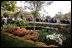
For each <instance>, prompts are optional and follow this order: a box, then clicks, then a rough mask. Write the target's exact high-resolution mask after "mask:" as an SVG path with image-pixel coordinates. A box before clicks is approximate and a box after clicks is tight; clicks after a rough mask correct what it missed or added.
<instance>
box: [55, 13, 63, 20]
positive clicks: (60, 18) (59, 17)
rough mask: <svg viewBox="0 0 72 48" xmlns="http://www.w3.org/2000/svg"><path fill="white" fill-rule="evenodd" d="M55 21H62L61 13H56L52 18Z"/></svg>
mask: <svg viewBox="0 0 72 48" xmlns="http://www.w3.org/2000/svg"><path fill="white" fill-rule="evenodd" d="M54 18H55V19H59V20H62V19H63V14H62V13H60V12H59V13H58V14H56V15H55V16H54Z"/></svg>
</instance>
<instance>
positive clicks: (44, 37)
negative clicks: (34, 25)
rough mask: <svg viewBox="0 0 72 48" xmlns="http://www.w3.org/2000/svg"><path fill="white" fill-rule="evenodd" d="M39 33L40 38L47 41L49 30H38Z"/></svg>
mask: <svg viewBox="0 0 72 48" xmlns="http://www.w3.org/2000/svg"><path fill="white" fill-rule="evenodd" d="M38 33H39V40H40V41H41V42H44V43H45V40H46V35H47V32H46V30H45V29H42V30H40V31H38Z"/></svg>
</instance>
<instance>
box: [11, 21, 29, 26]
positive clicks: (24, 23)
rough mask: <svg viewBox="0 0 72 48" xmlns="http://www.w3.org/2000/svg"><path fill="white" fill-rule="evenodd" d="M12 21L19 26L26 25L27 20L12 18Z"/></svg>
mask: <svg viewBox="0 0 72 48" xmlns="http://www.w3.org/2000/svg"><path fill="white" fill-rule="evenodd" d="M12 23H13V24H16V25H18V26H21V25H23V26H26V25H28V22H27V21H25V20H13V21H12Z"/></svg>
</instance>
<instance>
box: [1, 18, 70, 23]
mask: <svg viewBox="0 0 72 48" xmlns="http://www.w3.org/2000/svg"><path fill="white" fill-rule="evenodd" d="M12 20H22V18H16V19H15V18H8V17H3V18H1V23H2V24H7V23H11V21H12ZM25 20H26V21H29V22H33V21H34V18H33V19H32V18H25ZM36 22H48V23H63V24H70V23H71V21H70V20H67V19H63V20H59V19H53V18H51V19H39V18H36Z"/></svg>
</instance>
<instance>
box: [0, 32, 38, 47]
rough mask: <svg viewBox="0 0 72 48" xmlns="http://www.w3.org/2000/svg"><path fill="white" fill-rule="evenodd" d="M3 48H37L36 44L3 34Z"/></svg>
mask: <svg viewBox="0 0 72 48" xmlns="http://www.w3.org/2000/svg"><path fill="white" fill-rule="evenodd" d="M1 47H37V46H36V45H35V44H31V43H28V42H25V41H22V40H19V39H16V38H12V37H10V36H8V35H5V34H3V33H1Z"/></svg>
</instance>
